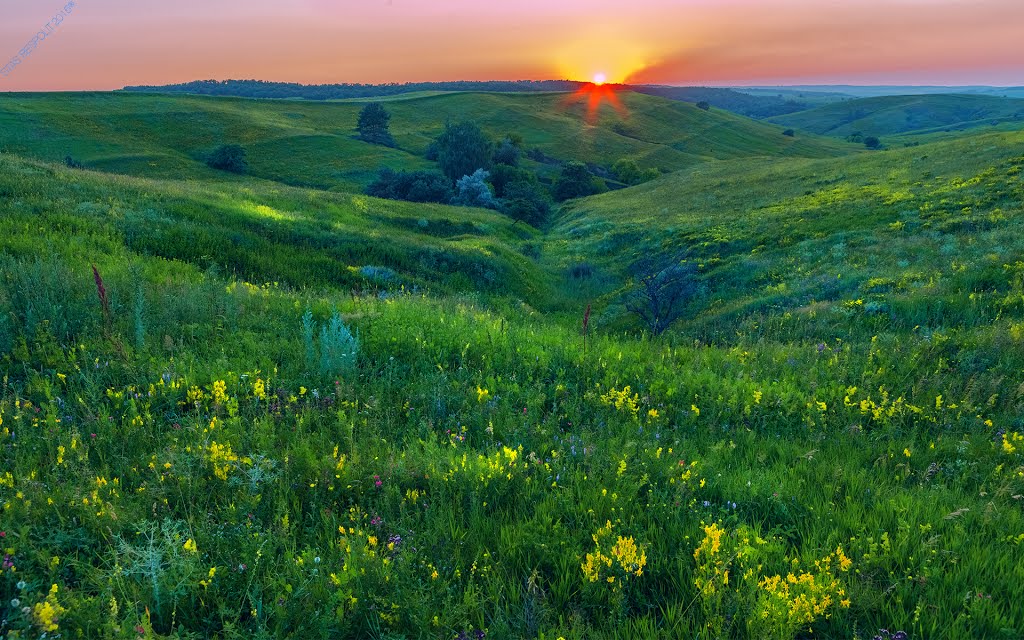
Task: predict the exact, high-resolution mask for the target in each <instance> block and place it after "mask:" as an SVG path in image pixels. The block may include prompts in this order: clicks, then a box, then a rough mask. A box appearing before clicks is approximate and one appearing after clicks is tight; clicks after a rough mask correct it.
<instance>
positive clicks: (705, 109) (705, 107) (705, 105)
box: [697, 100, 711, 111]
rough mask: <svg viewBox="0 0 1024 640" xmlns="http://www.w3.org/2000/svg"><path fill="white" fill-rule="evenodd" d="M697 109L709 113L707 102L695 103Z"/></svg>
mask: <svg viewBox="0 0 1024 640" xmlns="http://www.w3.org/2000/svg"><path fill="white" fill-rule="evenodd" d="M697 108H698V109H703V110H704V111H710V110H711V104H710V103H709V102H706V101H704V100H701V101H700V102H698V103H697Z"/></svg>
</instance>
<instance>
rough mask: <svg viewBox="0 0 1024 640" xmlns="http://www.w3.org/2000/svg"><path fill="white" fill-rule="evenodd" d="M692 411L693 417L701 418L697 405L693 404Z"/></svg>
mask: <svg viewBox="0 0 1024 640" xmlns="http://www.w3.org/2000/svg"><path fill="white" fill-rule="evenodd" d="M690 411H692V412H693V415H695V416H697V417H700V409H698V408H697V405H695V404H691V405H690Z"/></svg>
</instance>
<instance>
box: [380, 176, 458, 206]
mask: <svg viewBox="0 0 1024 640" xmlns="http://www.w3.org/2000/svg"><path fill="white" fill-rule="evenodd" d="M366 194H367V195H370V196H374V197H377V198H387V199H389V200H408V201H410V202H440V203H448V202H450V201H451V199H452V197H453V195H454V193H453V192H452V186H451V183H449V182H448V179H447V178H445V177H444V176H443V175H441V174H440V173H437V172H436V171H408V172H407V171H394V170H392V169H387V168H385V169H381V170H380V173H379V174H378V176H377V179H376V180H375V181H373V182H372V183H371V184H370V186H368V187H367V188H366Z"/></svg>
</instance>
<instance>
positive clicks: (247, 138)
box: [0, 93, 854, 191]
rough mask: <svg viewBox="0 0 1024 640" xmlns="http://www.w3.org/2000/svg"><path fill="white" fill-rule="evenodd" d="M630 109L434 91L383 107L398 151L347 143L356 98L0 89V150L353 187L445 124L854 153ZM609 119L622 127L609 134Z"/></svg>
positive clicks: (678, 162) (764, 150)
mask: <svg viewBox="0 0 1024 640" xmlns="http://www.w3.org/2000/svg"><path fill="white" fill-rule="evenodd" d="M623 101H624V103H625V106H626V107H627V108H628V109H629V114H630V115H629V116H628V117H626V118H625V119H624V120H622V121H620V118H619V117H618V116H617V115H615V113H614V111H613V110H612V109H611V108H610V107H609V106H607V105H605V106H604V108H603V109H602V110H601V117H600V120H599V122H598V124H599V125H600V126H596V127H592V126H588V125H586V124H585V123H583V122H581V118H580V114H581V113H582V112H583V111H585V107H584V106H583V105H568V104H566V97H565V95H564V94H540V95H536V94H446V95H438V96H428V97H419V98H407V99H403V100H397V101H394V102H391V103H389V109H390V110H391V112H392V132H393V133H394V136H395V138H396V140H397V141H398V144H399V146H400V147H401V148H400V149H387V148H384V147H380V146H376V145H370V144H366V143H363V142H361V141H359V140H356V139H354V138H353V130H354V128H355V124H356V119H357V116H358V113H359V109H360V108H361V107H360V105H359V104H358V103H349V102H330V103H310V102H299V101H273V100H247V99H233V98H203V97H171V96H158V95H134V94H116V93H105V94H74V95H69V94H53V95H31V94H25V95H5V96H2V97H0V150H7V151H9V152H12V153H19V154H23V155H26V156H29V157H35V158H39V159H43V160H48V161H56V160H59V159H62V158H63V157H64V156H65V155H67V154H71V155H72V156H74V157H75V158H76V159H78V160H80V161H82V162H84V163H85V164H86V165H87V166H88V167H90V168H94V169H98V170H103V171H111V172H116V173H126V174H131V175H143V176H149V177H175V178H181V177H195V178H203V179H208V178H213V177H215V176H214V172H212V171H211V170H209V169H208V168H207V167H206V166H205V165H204V164H203V162H202V159H203V157H204V155H205V154H206V153H208V152H209V151H210V150H211V149H212V148H214V147H216V146H217V145H218V144H220V143H226V142H233V143H238V144H241V145H243V146H244V147H245V148H246V149H247V150H248V159H249V164H250V166H251V173H252V175H254V176H258V177H261V178H266V179H270V180H275V181H279V182H283V183H285V184H290V185H295V186H307V187H315V188H321V189H336V190H342V191H359V190H361V189H362V188H363V187H364V186H365V185H366V184H367V183H368V182H369V181H370V180H372V178H373V176H375V175H376V171H377V169H378V168H380V167H381V166H390V167H392V168H403V169H423V168H429V167H430V166H431V163H429V162H427V161H425V160H423V158H422V157H420V155H421V154H422V153H423V152H424V151H425V150H426V147H427V145H428V144H429V142H430V141H431V140H432V139H433V138H434V137H436V135H437V134H438V133H439V132H440V131H441V129H442V128H443V126H444V123H445V121H446V120H447V119H449V118H451V119H473V120H476V121H478V122H479V123H480V124H481V125H482V126H483V127H484V128H485V130H487V131H488V133H490V134H491V135H492V136H493V137H495V138H498V137H501V136H504V135H505V134H507V133H518V134H520V135H522V136H523V137H524V138H525V140H526V143H527V145H528V146H529V147H537V148H539V149H540V150H542V151H544V152H545V153H546V154H548V155H549V156H553V157H555V158H558V159H563V160H565V159H585V160H587V161H590V162H595V163H597V164H603V165H606V166H610V165H611V164H612V163H614V162H615V161H616V160H618V159H619V158H622V157H635V158H636V159H637V160H638V161H639V162H640V163H641V164H643V165H644V166H655V167H660V168H664V169H679V168H682V167H685V166H690V165H692V164H694V163H696V162H700V161H703V160H705V159H718V158H732V157H739V156H751V155H758V156H761V155H765V156H773V155H784V156H802V157H828V156H835V155H840V154H843V153H848V152H850V151H851V150H852V149H854V147H853V146H852V145H846V144H845V143H838V142H835V141H833V140H829V139H827V138H806V139H805V138H797V139H794V138H788V137H785V136H781V135H779V132H780V131H781V129H780V128H778V127H775V126H773V125H765V124H761V123H756V122H753V121H750V120H747V119H745V118H742V117H739V116H734V115H732V114H729V113H726V112H720V111H715V112H704V111H700V110H698V109H696V108H694V107H693V106H691V105H686V104H680V103H674V102H671V101H667V100H661V99H657V98H652V97H649V96H641V95H638V94H625V95H624V96H623ZM615 125H618V128H619V129H620V130H621V133H618V132H616V131H615V130H613V129H614V128H615Z"/></svg>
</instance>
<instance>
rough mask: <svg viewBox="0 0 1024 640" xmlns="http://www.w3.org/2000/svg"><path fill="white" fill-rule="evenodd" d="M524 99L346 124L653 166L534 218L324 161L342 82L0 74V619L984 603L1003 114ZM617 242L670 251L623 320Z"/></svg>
mask: <svg viewBox="0 0 1024 640" xmlns="http://www.w3.org/2000/svg"><path fill="white" fill-rule="evenodd" d="M565 99H566V98H565V96H564V95H556V94H550V95H548V94H544V95H540V96H536V95H530V96H515V95H511V96H495V95H492V94H455V95H443V96H420V97H413V98H412V99H409V100H398V99H396V100H392V101H389V102H388V108H389V109H393V129H392V130H393V132H394V134H395V138H396V140H397V141H398V143H399V145H398V149H385V148H380V147H377V148H371V149H370V150H371V151H373V152H374V153H379V154H383V155H386V156H390V157H394V158H396V162H399V163H400V164H399V165H397V166H398V167H406V168H414V167H416V166H427V165H428V164H429V163H428V162H427V161H426V160H424V159H423V158H422V157H421V156H420V155H418V154H420V153H422V150H423V149H424V148H425V146H426V144H427V142H428V141H429V134H430V133H431V132H436V131H439V130H440V129H441V127H442V126H443V123H444V121H445V119H446V118H447V117H449V116H450V115H452V114H460V116H465V117H470V116H472V117H474V118H476V119H477V120H478V121H479V122H480V124H481V125H482V126H483V127H484V128H485V129H487V130H488V131H491V132H492V133H493V134H494V135H495V136H497V135H504V134H506V133H509V132H510V131H508V130H507V128H506V127H507V126H508V127H511V126H512V125H506V123H508V122H515V123H516V124H515V125H514V126H515V127H516V130H515V132H517V133H519V134H520V135H522V136H523V138H524V139H525V141H526V144H527V146H529V147H537V148H540V149H541V150H543V151H544V152H545V153H547V154H550V155H553V156H556V157H559V158H562V159H582V160H587V161H592V162H596V163H599V164H605V163H608V164H610V162H611V161H614V160H615V159H618V158H621V157H630V158H634V159H637V161H638V163H640V164H641V165H642V166H656V167H660V168H664V169H666V170H670V171H672V173H668V174H667V175H664V176H663V177H660V178H658V179H656V180H653V181H651V182H648V183H646V184H643V185H639V186H635V187H631V188H628V189H623V190H619V191H614V192H611V193H606V194H602V195H598V196H593V197H589V198H584V199H579V200H574V201H570V202H568V203H566V204H565V205H564V206H562V207H561V208H560V209H559V210H558V211H557V213H556V214H555V216H554V218H553V220H552V222H551V224H550V225H549V226H548V227H546V228H544V229H534V228H531V227H529V226H527V225H524V224H521V223H513V222H512V221H511V220H510V219H508V218H506V217H504V216H502V215H500V214H498V213H496V212H494V211H488V210H482V209H472V208H467V207H450V206H444V205H422V204H413V203H405V202H395V201H387V200H378V199H375V198H370V197H367V196H362V195H357V194H355V193H354V192H355V191H358V189H357V187H359V186H360V185H362V184H363V182H362V180H363V178H361V177H360V176H362V175H363V173H361V172H364V171H370V170H371V167H372V168H374V169H375V168H376V167H375V164H376V163H379V162H385V161H384V160H382V156H371V155H367V154H369V151H365V152H364V151H358V152H356V151H353V153H352V154H351V156H350V155H347V152H346V151H345V149H346V148H348V147H347V146H346V145H352V148H353V149H356V148H358V149H362V148H363V147H371V146H370V145H366V144H364V143H362V142H358V141H355V140H351V139H350V136H351V131H350V130H351V128H352V127H353V126H354V121H355V114H356V113H357V112H358V107H357V106H355V105H350V104H348V103H344V102H338V103H329V104H307V103H302V102H274V101H255V100H233V99H214V98H183V97H174V98H169V97H160V96H147V95H136V94H131V95H96V96H90V95H86V96H66V95H55V96H49V97H39V96H14V97H11V96H5V97H3V98H2V99H0V120H2V122H3V129H2V133H0V144H2V145H3V148H4V149H6V151H7V152H6V153H0V354H2V355H0V371H2V376H3V380H2V387H0V456H2V462H3V464H2V465H0V548H2V549H3V553H4V559H3V565H2V567H0V625H2V626H0V634H3V635H5V636H6V637H8V638H39V637H42V636H43V635H45V636H46V637H55V636H57V635H59V636H60V637H67V638H70V637H81V638H136V639H137V638H207V637H216V638H225V639H228V638H277V637H294V638H339V637H344V638H375V639H381V640H383V639H387V640H397V639H400V638H408V639H412V638H445V639H465V640H468V639H470V638H474V639H476V638H484V637H488V638H497V639H504V638H510V639H512V638H538V639H543V640H583V639H591V638H595V639H609V640H610V639H613V638H614V639H627V638H629V639H632V638H637V639H639V638H663V639H675V638H687V639H690V638H702V639H703V638H707V639H711V638H723V637H730V638H773V639H774V638H778V639H783V638H785V639H792V638H809V637H815V638H836V639H838V638H843V639H851V638H863V639H870V638H874V637H876V636H877V637H881V638H907V637H909V638H920V639H924V638H928V639H930V638H1007V639H1012V638H1022V637H1024V631H1022V629H1024V611H1022V609H1021V607H1020V604H1019V603H1020V602H1021V601H1022V600H1024V586H1022V585H1024V563H1022V562H1021V560H1020V559H1021V558H1022V557H1024V556H1022V553H1024V546H1022V543H1024V511H1022V508H1024V504H1022V500H1024V498H1022V496H1024V420H1022V418H1021V416H1022V415H1024V377H1022V373H1021V371H1022V370H1024V357H1022V356H1021V353H1022V343H1024V240H1022V239H1021V238H1024V233H1022V232H1024V215H1022V214H1024V204H1022V203H1024V184H1022V183H1021V173H1020V172H1021V167H1022V166H1024V155H1022V152H1021V149H1022V148H1024V144H1022V143H1024V134H1022V133H1020V132H1013V131H1009V132H994V133H981V132H964V133H962V134H961V135H959V136H955V137H953V138H951V139H946V140H941V141H935V142H926V143H923V144H921V145H920V146H916V147H911V148H899V149H893V150H887V151H878V152H867V151H864V149H863V146H862V145H852V144H847V143H845V142H840V141H834V140H828V139H822V138H817V137H814V136H812V135H810V134H807V135H806V136H804V134H800V133H798V135H797V136H796V137H795V138H791V137H788V136H782V135H781V133H780V131H781V128H779V127H775V126H772V125H766V124H763V123H758V122H754V121H750V120H747V119H745V118H741V117H740V116H734V115H731V114H727V113H725V112H721V111H718V110H714V109H713V110H710V111H703V110H700V109H697V108H695V107H692V106H689V105H684V104H680V103H672V102H669V101H663V100H659V99H657V98H654V97H651V96H633V95H628V94H627V95H624V96H623V101H624V103H625V104H626V105H627V106H628V107H629V108H630V109H631V112H632V113H633V114H634V115H633V117H632V118H631V119H629V120H628V121H624V122H622V121H620V120H621V119H620V118H619V117H618V116H617V115H616V113H615V111H614V110H612V109H609V108H606V109H604V110H603V111H602V112H601V113H600V116H599V119H598V120H597V121H595V122H594V123H593V124H590V125H587V124H586V123H585V113H584V112H583V111H572V110H569V111H564V110H561V109H555V108H553V107H552V106H551V105H557V104H559V103H560V101H564V100H565ZM76 101H77V102H76ZM538 101H547V104H548V105H549V107H548V108H546V109H538V108H537V104H538ZM86 105H88V106H89V108H87V109H86V108H84V107H85V106H86ZM496 105H497V106H496ZM403 108H407V109H408V111H402V109H403ZM126 114H148V115H145V116H143V115H126ZM288 114H301V115H302V118H296V117H292V116H290V115H288ZM339 114H344V117H342V115H339ZM465 114H470V116H466V115H465ZM489 114H490V115H489ZM509 114H518V115H516V116H515V117H514V118H513V117H512V116H510V115H509ZM172 116H173V117H172ZM144 118H151V119H153V122H157V121H158V122H159V124H158V125H156V124H153V123H148V124H143V123H142V119H144ZM414 118H418V119H419V120H418V121H416V123H415V124H405V125H403V124H401V122H402V121H403V119H404V122H406V123H409V122H412V121H413V120H414ZM488 118H492V119H491V120H488ZM671 118H678V119H679V120H678V121H673V120H671ZM175 122H177V123H178V124H175ZM195 122H200V123H202V122H206V123H208V124H206V125H202V126H199V125H193V124H190V123H195ZM291 122H305V123H306V124H303V125H290V124H288V123H291ZM581 122H583V124H581ZM125 123H130V124H125ZM665 123H668V124H665ZM313 124H316V126H315V127H314V126H313ZM641 125H642V129H643V131H644V132H645V133H643V135H641V136H636V137H633V136H629V135H625V134H623V133H621V131H627V129H624V128H623V127H640V126H641ZM186 126H188V127H193V126H194V130H191V131H189V130H185V127H186ZM206 126H208V127H209V130H210V133H209V134H208V135H209V138H208V139H207V138H203V137H202V136H198V137H197V134H196V133H195V132H196V131H202V130H203V127H206ZM292 126H294V127H296V128H297V129H295V130H289V127H292ZM220 127H223V128H224V129H223V131H231V132H233V133H230V134H223V135H228V138H227V139H229V140H231V141H234V140H233V139H232V138H231V136H235V137H237V138H239V139H241V138H244V137H245V136H251V138H246V145H247V148H256V149H263V150H264V151H265V153H264V154H263V157H264V159H263V160H257V157H258V156H259V155H260V154H259V153H256V154H253V162H252V166H253V170H252V172H251V174H250V175H248V176H241V177H239V176H226V175H224V174H221V173H218V172H214V171H212V170H209V169H207V168H206V167H205V165H203V164H202V163H201V161H197V160H196V158H197V157H198V153H199V151H198V149H199V148H200V147H203V148H205V146H204V145H212V144H214V142H215V141H216V140H219V139H220V138H219V136H220V135H222V134H221V133H216V132H215V130H217V129H218V128H220ZM317 127H322V129H317ZM331 127H333V128H336V131H335V132H334V133H330V132H329V131H328V129H329V128H331ZM403 127H405V128H403ZM659 127H662V128H659ZM58 128H59V129H61V130H62V131H63V132H64V133H63V135H64V136H65V137H64V138H62V139H59V140H56V139H55V138H54V137H52V136H51V132H53V131H56V130H57V129H58ZM303 128H307V129H308V131H306V132H300V131H298V129H303ZM616 128H618V129H619V132H617V131H616V130H615V129H616ZM118 131H121V132H129V131H130V132H131V133H122V134H119V133H118ZM310 131H321V132H320V133H309V132H310ZM140 132H144V133H145V135H140ZM581 132H583V133H584V134H585V135H584V136H583V137H580V133H581ZM215 133H216V134H215ZM769 134H770V135H769ZM305 135H312V136H314V137H315V138H316V140H317V141H316V144H317V145H320V144H321V143H324V142H325V140H327V139H330V140H331V142H330V144H331V145H337V146H330V147H329V148H330V153H327V152H326V151H325V148H322V147H319V146H316V147H309V148H308V151H307V152H298V151H296V148H295V147H294V144H296V143H297V141H299V140H301V139H302V136H305ZM761 135H763V136H764V137H763V138H759V137H758V136H761ZM586 136H591V138H587V137H586ZM185 139H195V140H198V142H196V145H197V146H196V147H195V148H194V149H190V148H188V147H187V146H185V145H183V144H181V143H180V141H181V140H185ZM33 140H35V141H36V142H33ZM574 140H575V141H576V142H574ZM588 140H593V146H587V145H588V144H590V142H587V141H588ZM656 140H657V141H664V140H674V141H675V142H673V143H671V144H666V143H664V142H655V141H656ZM581 141H582V142H581ZM104 145H108V146H104ZM271 149H273V150H274V151H273V152H271V151H270V150H271ZM193 151H194V152H195V154H197V155H196V156H195V157H192V155H191V154H193ZM65 153H72V154H73V155H76V157H79V156H81V159H83V160H84V161H85V165H86V169H85V170H82V169H71V168H67V167H65V166H63V165H60V164H57V161H58V160H59V158H60V157H62V156H63V155H64V154H65ZM597 153H603V154H604V155H602V156H600V157H596V156H595V157H591V154H597ZM90 154H93V155H90ZM274 154H276V155H274ZM400 156H401V157H400ZM405 156H408V158H406V157H405ZM133 157H137V158H140V160H139V161H138V162H131V161H129V159H130V158H133ZM103 158H108V161H104V160H103ZM350 158H351V161H352V164H351V165H349V164H348V161H349V159H350ZM655 159H656V160H655ZM108 162H109V163H108ZM260 162H266V163H267V164H266V167H265V168H261V167H260ZM150 163H154V164H150ZM330 163H338V167H339V168H335V169H331V171H334V172H335V173H333V174H331V175H330V176H329V177H326V178H323V179H322V180H321V179H319V178H314V177H306V176H315V175H316V174H315V172H314V171H313V170H312V169H311V168H312V167H321V166H326V165H328V164H330ZM404 163H410V164H404ZM417 163H421V164H417ZM644 163H647V164H644ZM154 165H155V166H154ZM271 167H273V168H271ZM325 175H326V174H325ZM339 176H342V177H339ZM647 255H668V256H677V257H678V259H680V260H685V261H686V262H687V263H692V264H693V266H694V273H695V275H694V278H695V280H696V284H697V287H696V292H695V293H694V295H692V296H691V297H690V298H689V299H688V300H687V303H686V313H685V314H684V316H683V318H682V319H681V320H680V321H679V322H678V323H677V324H676V325H675V326H673V327H672V328H671V329H670V330H669V331H668V332H666V333H665V334H663V335H661V336H657V337H653V336H651V335H649V333H647V332H645V331H644V329H643V327H642V325H640V324H639V323H637V321H636V319H635V318H633V317H632V316H631V314H630V313H629V312H628V311H627V309H626V308H625V307H624V305H623V302H622V300H623V298H622V296H623V294H624V293H625V292H626V291H628V290H630V288H631V287H632V286H633V285H634V283H635V279H636V275H637V274H636V272H635V269H634V265H636V264H637V263H638V262H639V261H641V260H642V258H643V257H644V256H647ZM583 266H585V267H586V268H581V267H583Z"/></svg>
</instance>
